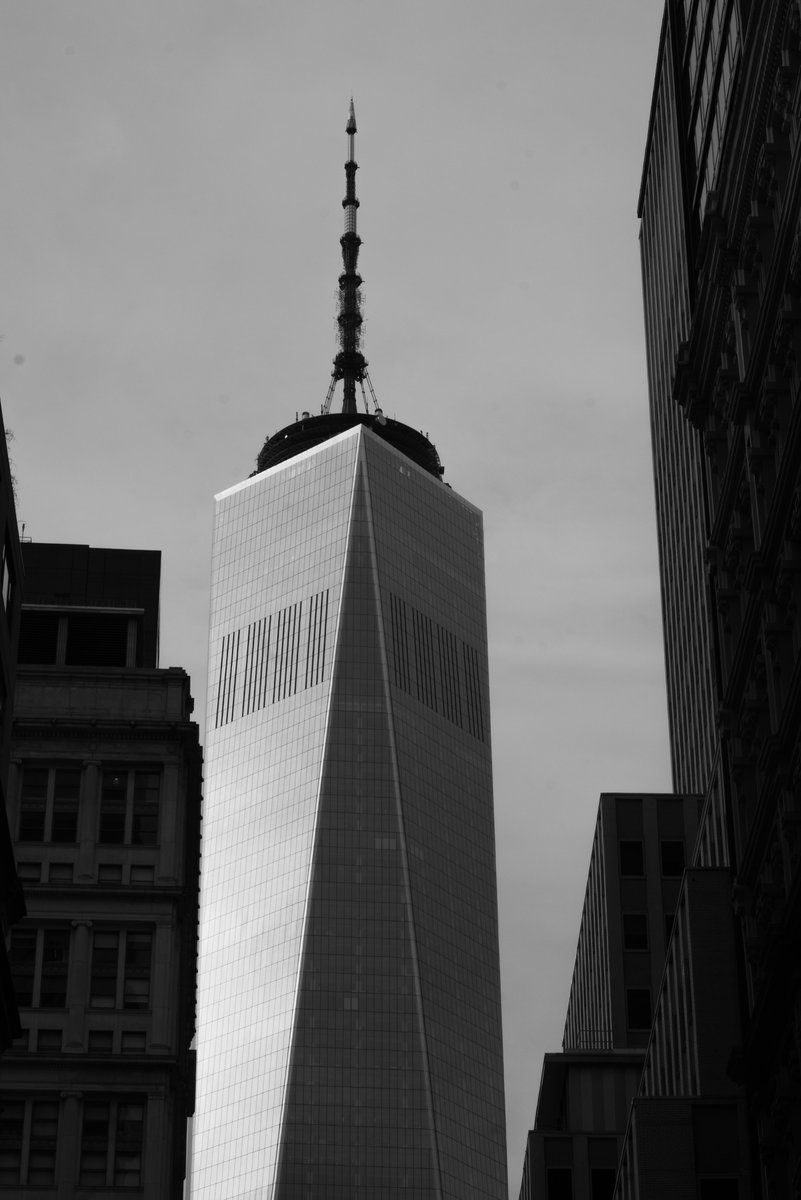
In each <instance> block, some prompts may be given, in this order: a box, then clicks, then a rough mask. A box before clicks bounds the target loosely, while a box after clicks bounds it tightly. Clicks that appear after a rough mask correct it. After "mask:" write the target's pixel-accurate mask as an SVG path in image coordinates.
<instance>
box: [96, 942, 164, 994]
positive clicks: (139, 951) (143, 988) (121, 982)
mask: <svg viewBox="0 0 801 1200" xmlns="http://www.w3.org/2000/svg"><path fill="white" fill-rule="evenodd" d="M152 950H153V935H152V933H147V932H140V931H135V930H132V929H128V930H123V931H122V932H118V931H116V930H108V931H105V930H98V931H97V932H96V933H95V935H94V944H93V948H92V977H91V983H90V992H89V1004H90V1007H91V1008H127V1009H145V1008H149V1007H150V963H151V957H152Z"/></svg>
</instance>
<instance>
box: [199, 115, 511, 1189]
mask: <svg viewBox="0 0 801 1200" xmlns="http://www.w3.org/2000/svg"><path fill="white" fill-rule="evenodd" d="M351 127H352V131H353V132H355V121H354V120H353V116H352V111H351V120H350V122H349V133H350V135H351V151H352V132H351ZM348 167H352V168H353V170H352V171H350V172H349V175H348V189H349V195H351V196H352V200H353V201H355V194H354V193H353V191H352V180H353V174H354V172H355V163H354V162H353V154H352V152H351V155H350V162H349V163H348ZM350 216H352V221H351V228H350V229H349V224H348V222H349V217H350ZM345 224H346V232H345V236H344V237H343V252H344V254H345V272H344V275H343V277H342V278H341V279H340V287H341V289H342V295H343V300H342V312H341V314H340V326H341V327H342V326H343V325H344V326H347V324H348V319H349V317H352V315H353V313H352V311H351V312H350V313H349V312H348V311H347V310H348V308H349V307H350V308H351V310H352V309H353V308H354V304H353V290H354V289H352V288H351V283H352V275H351V276H350V277H349V269H350V270H351V271H352V273H353V274H355V254H354V255H353V256H352V259H351V262H350V264H349V261H348V244H347V243H348V235H349V233H352V235H353V237H355V236H356V233H355V211H354V213H353V214H349V213H348V197H346V222H345ZM356 250H358V239H357V245H356ZM356 279H357V280H358V276H356ZM343 281H344V282H343ZM359 282H360V281H359ZM357 286H358V285H357ZM349 289H350V291H351V294H350V295H348V292H349ZM343 318H344V320H343ZM351 332H352V328H351ZM347 355H352V356H353V357H351V358H348V357H347ZM354 362H355V364H356V370H355V372H354V369H353V364H354ZM365 367H366V364H365V363H364V359H363V358H362V356H361V354H360V352H359V348H358V326H357V327H356V338H355V346H354V345H353V344H351V345H350V346H349V347H348V346H347V345H346V339H345V337H344V335H343V350H342V351H341V353H340V355H338V356H337V360H336V361H335V372H334V374H335V379H334V381H333V382H336V379H337V378H343V379H344V381H345V385H346V404H345V410H344V411H343V412H342V413H337V414H332V413H327V412H324V413H323V414H321V415H320V416H315V417H309V416H308V415H304V418H303V419H302V420H301V421H299V422H297V423H296V424H295V425H292V426H289V427H288V428H287V429H286V430H282V431H281V432H280V433H279V434H276V435H275V436H274V437H273V438H271V439H270V440H269V441H268V442H267V444H266V446H265V447H264V450H263V451H262V454H261V456H260V458H259V471H258V472H257V473H256V474H255V475H254V476H253V477H251V478H250V479H248V480H246V481H245V482H243V483H241V484H239V485H237V486H235V487H233V488H230V489H229V490H228V491H226V492H223V493H222V494H221V495H220V496H218V497H217V504H216V516H215V527H214V546H213V560H212V602H211V628H210V675H209V681H210V682H209V707H208V731H207V751H206V799H205V809H204V821H203V873H202V899H201V952H200V975H199V1005H198V1017H199V1021H198V1078H197V1110H196V1120H195V1129H194V1144H193V1151H192V1170H191V1178H192V1191H191V1195H192V1196H193V1198H195V1200H212V1197H213V1198H214V1200H218V1198H219V1197H225V1198H226V1200H234V1198H235V1197H259V1198H261V1197H265V1198H267V1197H269V1198H274V1200H346V1198H347V1200H396V1198H397V1200H401V1198H403V1200H435V1198H436V1200H469V1198H471V1197H476V1200H478V1198H481V1200H490V1198H492V1200H495V1198H497V1200H505V1197H506V1166H505V1138H504V1097H503V1073H502V1046H501V1018H500V984H499V969H498V933H497V904H496V887H495V844H494V825H493V807H492V780H491V762H490V729H489V697H488V676H487V645H486V614H485V598H484V563H483V545H482V522H481V514H480V513H479V511H478V510H477V509H476V508H474V507H473V505H471V504H470V503H468V502H467V501H466V500H464V499H462V497H460V496H459V495H457V493H456V492H454V491H452V490H451V489H450V488H449V487H448V486H447V485H446V484H444V483H443V482H442V480H441V478H440V476H441V467H440V466H439V460H438V458H437V454H436V451H435V450H434V447H433V446H432V445H431V443H430V442H428V440H427V439H426V438H425V437H423V435H422V434H419V433H417V432H416V431H414V430H412V429H410V428H409V427H408V426H405V425H402V424H400V423H399V422H395V421H390V420H387V419H386V418H385V417H384V416H383V415H382V414H381V412H380V410H379V411H377V412H376V413H375V414H370V415H368V414H357V413H356V411H355V404H353V405H352V406H349V404H348V383H349V382H353V380H354V374H355V381H356V382H361V379H362V377H366V372H365V370H364V368H365ZM338 370H341V373H340V374H339V375H338V374H337V372H338Z"/></svg>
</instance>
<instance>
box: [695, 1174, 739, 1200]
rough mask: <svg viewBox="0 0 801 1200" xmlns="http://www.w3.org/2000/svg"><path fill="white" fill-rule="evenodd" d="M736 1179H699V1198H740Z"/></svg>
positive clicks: (727, 1199) (707, 1199) (701, 1199)
mask: <svg viewBox="0 0 801 1200" xmlns="http://www.w3.org/2000/svg"><path fill="white" fill-rule="evenodd" d="M739 1195H740V1190H739V1187H738V1185H737V1180H736V1179H699V1180H698V1200H738V1198H739Z"/></svg>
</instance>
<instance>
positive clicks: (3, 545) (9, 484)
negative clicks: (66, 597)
mask: <svg viewBox="0 0 801 1200" xmlns="http://www.w3.org/2000/svg"><path fill="white" fill-rule="evenodd" d="M0 431H2V432H3V436H2V437H0V555H2V560H1V561H0V601H1V603H0V607H2V616H0V1054H1V1053H2V1052H3V1051H4V1050H5V1049H6V1048H7V1047H8V1046H9V1045H10V1043H11V1041H12V1040H13V1038H15V1037H17V1036H18V1035H19V1032H20V1024H19V1012H18V1009H17V1003H16V1000H15V998H14V987H13V983H12V980H11V971H10V968H9V965H8V941H9V937H10V930H11V926H12V925H14V924H15V923H16V922H17V921H19V920H20V918H21V917H22V916H23V915H24V913H25V901H24V898H23V894H22V886H21V884H20V881H19V877H18V875H17V867H16V863H15V861H14V849H13V846H12V843H11V834H10V832H9V828H8V816H7V808H8V805H7V799H6V794H7V784H8V761H9V753H10V748H11V713H12V708H13V704H14V680H15V676H16V666H17V641H18V639H19V614H20V603H21V600H22V558H21V555H20V547H19V535H18V533H17V514H16V510H15V508H14V487H13V481H12V478H11V467H10V464H9V461H8V448H7V446H6V436H5V424H4V422H3V411H2V409H0ZM0 1080H2V1066H1V1065H0Z"/></svg>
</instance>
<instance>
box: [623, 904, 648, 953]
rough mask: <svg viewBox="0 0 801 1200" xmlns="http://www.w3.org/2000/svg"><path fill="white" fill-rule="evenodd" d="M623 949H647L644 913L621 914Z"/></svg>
mask: <svg viewBox="0 0 801 1200" xmlns="http://www.w3.org/2000/svg"><path fill="white" fill-rule="evenodd" d="M623 949H624V950H647V949H648V921H647V918H646V916H645V913H623Z"/></svg>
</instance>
